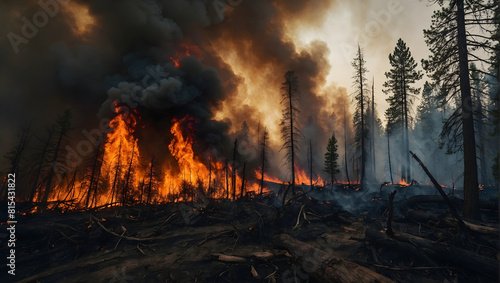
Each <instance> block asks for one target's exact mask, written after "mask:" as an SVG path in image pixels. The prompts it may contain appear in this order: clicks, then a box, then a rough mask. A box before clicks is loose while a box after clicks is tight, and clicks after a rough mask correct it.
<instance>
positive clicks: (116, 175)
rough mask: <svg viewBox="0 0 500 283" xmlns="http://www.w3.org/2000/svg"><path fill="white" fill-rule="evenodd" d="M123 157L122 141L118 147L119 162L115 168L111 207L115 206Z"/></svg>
mask: <svg viewBox="0 0 500 283" xmlns="http://www.w3.org/2000/svg"><path fill="white" fill-rule="evenodd" d="M121 155H122V142H121V141H120V145H119V147H118V161H117V162H116V168H115V176H114V178H113V186H112V187H111V205H113V201H114V197H115V194H116V188H117V186H116V183H117V182H118V174H119V173H120V166H121V165H120V160H121Z"/></svg>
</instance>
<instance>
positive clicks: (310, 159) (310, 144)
mask: <svg viewBox="0 0 500 283" xmlns="http://www.w3.org/2000/svg"><path fill="white" fill-rule="evenodd" d="M309 161H310V162H311V164H310V167H309V169H310V172H309V173H310V174H309V176H310V179H311V180H310V181H311V191H312V190H313V189H314V188H313V152H312V141H311V140H309ZM332 185H333V184H332Z"/></svg>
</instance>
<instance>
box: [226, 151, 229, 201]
mask: <svg viewBox="0 0 500 283" xmlns="http://www.w3.org/2000/svg"><path fill="white" fill-rule="evenodd" d="M228 173H229V170H228V162H227V158H226V199H229V175H228Z"/></svg>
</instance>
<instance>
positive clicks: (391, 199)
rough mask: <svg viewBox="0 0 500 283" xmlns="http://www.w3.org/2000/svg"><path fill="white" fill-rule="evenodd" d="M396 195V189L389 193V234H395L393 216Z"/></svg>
mask: <svg viewBox="0 0 500 283" xmlns="http://www.w3.org/2000/svg"><path fill="white" fill-rule="evenodd" d="M395 196H396V191H394V192H392V193H390V194H389V203H388V205H387V211H388V212H387V231H386V233H387V235H390V236H392V235H394V231H393V230H392V217H393V216H394V197H395Z"/></svg>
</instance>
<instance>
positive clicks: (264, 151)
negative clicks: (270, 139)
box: [260, 131, 267, 198]
mask: <svg viewBox="0 0 500 283" xmlns="http://www.w3.org/2000/svg"><path fill="white" fill-rule="evenodd" d="M264 133H265V131H264ZM266 138H267V136H266V134H264V136H263V137H262V160H261V164H262V167H261V169H260V174H261V175H260V197H261V198H262V190H263V189H264V173H265V171H266V170H265V166H266V142H267V141H266Z"/></svg>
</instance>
